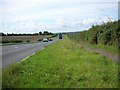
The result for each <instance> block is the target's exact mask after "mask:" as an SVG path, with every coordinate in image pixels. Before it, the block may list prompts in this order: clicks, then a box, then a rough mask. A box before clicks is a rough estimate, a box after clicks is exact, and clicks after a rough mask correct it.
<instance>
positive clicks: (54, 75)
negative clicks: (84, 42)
mask: <svg viewBox="0 0 120 90" xmlns="http://www.w3.org/2000/svg"><path fill="white" fill-rule="evenodd" d="M2 84H3V88H117V87H118V64H117V63H116V62H113V61H112V60H110V59H107V58H106V57H104V56H102V55H99V54H97V53H91V52H88V51H86V50H85V49H83V48H80V47H78V46H77V45H76V44H75V43H74V42H72V41H71V40H70V39H69V38H67V37H65V38H64V39H63V40H60V41H58V42H56V43H54V44H52V45H50V46H48V47H46V48H45V49H43V50H42V51H39V52H37V53H36V54H35V55H33V56H30V57H29V58H28V59H26V60H24V61H23V62H21V63H17V64H15V65H13V66H10V67H9V68H7V69H4V70H3V83H2Z"/></svg>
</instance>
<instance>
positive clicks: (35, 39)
mask: <svg viewBox="0 0 120 90" xmlns="http://www.w3.org/2000/svg"><path fill="white" fill-rule="evenodd" d="M51 36H52V35H39V36H3V37H2V40H3V41H7V40H8V41H15V40H21V41H24V42H26V41H28V40H29V41H31V42H37V41H38V40H42V39H43V38H47V37H51Z"/></svg>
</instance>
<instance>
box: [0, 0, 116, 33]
mask: <svg viewBox="0 0 120 90" xmlns="http://www.w3.org/2000/svg"><path fill="white" fill-rule="evenodd" d="M95 1H96V2H101V1H100V0H92V1H91V2H89V1H88V0H69V1H68V0H61V1H58V0H1V1H0V3H1V4H0V5H2V6H0V11H2V12H1V14H0V16H1V18H0V23H1V24H0V28H2V29H1V30H2V31H3V32H12V31H14V32H15V31H16V32H37V31H42V30H51V31H53V32H57V31H70V30H72V31H73V30H83V29H86V28H88V27H89V26H91V25H92V24H95V23H99V24H100V23H101V22H102V20H104V21H107V18H106V17H111V18H113V20H114V19H116V18H117V3H109V2H116V1H117V0H114V1H113V0H109V2H108V0H106V2H108V3H103V2H104V1H102V2H101V3H96V2H95ZM76 2H77V3H76ZM81 2H82V3H81ZM100 18H102V19H100ZM3 24H4V27H3Z"/></svg>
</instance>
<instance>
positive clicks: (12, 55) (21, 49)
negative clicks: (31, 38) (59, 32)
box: [0, 38, 59, 68]
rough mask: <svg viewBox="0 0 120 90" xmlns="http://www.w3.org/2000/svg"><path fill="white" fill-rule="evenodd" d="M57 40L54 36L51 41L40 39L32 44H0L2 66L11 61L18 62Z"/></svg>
mask: <svg viewBox="0 0 120 90" xmlns="http://www.w3.org/2000/svg"><path fill="white" fill-rule="evenodd" d="M58 40H59V39H58V38H56V39H54V40H53V41H49V42H42V41H41V42H39V43H34V44H21V45H9V46H0V47H2V68H5V67H7V66H9V65H11V64H13V63H16V62H19V61H21V60H23V59H24V58H26V57H28V56H30V55H32V54H33V53H35V52H36V51H38V50H41V49H43V48H44V47H45V46H48V45H50V44H52V43H53V42H56V41H58Z"/></svg>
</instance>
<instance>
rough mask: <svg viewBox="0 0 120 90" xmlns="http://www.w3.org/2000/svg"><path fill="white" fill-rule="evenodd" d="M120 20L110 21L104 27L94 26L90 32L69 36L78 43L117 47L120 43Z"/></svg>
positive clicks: (85, 31)
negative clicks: (84, 42)
mask: <svg viewBox="0 0 120 90" xmlns="http://www.w3.org/2000/svg"><path fill="white" fill-rule="evenodd" d="M119 24H120V20H118V21H114V22H112V21H109V22H107V23H103V24H102V25H93V26H92V27H91V28H90V29H89V30H84V31H81V32H79V33H74V34H69V35H68V36H69V37H70V38H72V39H74V40H76V41H78V42H79V41H80V40H82V41H86V42H89V43H91V44H102V45H115V46H118V44H119V41H120V37H119V36H120V26H119ZM119 46H120V45H119Z"/></svg>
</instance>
